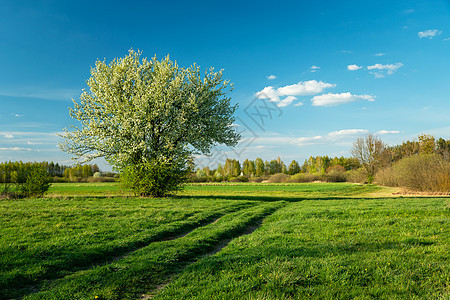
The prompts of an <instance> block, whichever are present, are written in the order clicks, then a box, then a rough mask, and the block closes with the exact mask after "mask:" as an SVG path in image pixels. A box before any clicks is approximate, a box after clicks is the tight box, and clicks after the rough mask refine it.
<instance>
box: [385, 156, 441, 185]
mask: <svg viewBox="0 0 450 300" xmlns="http://www.w3.org/2000/svg"><path fill="white" fill-rule="evenodd" d="M393 172H394V174H395V177H396V179H397V181H398V185H399V186H403V187H407V188H409V189H412V190H416V191H432V192H450V162H449V161H447V160H445V159H444V158H443V157H442V156H440V155H438V154H420V155H412V156H409V157H405V158H403V159H401V160H400V161H398V162H397V163H396V164H395V165H394V166H393Z"/></svg>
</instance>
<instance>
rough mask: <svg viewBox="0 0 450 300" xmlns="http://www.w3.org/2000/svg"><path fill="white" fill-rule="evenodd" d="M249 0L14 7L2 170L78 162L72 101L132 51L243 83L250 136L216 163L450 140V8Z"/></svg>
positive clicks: (2, 43) (445, 4)
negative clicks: (368, 139)
mask: <svg viewBox="0 0 450 300" xmlns="http://www.w3.org/2000/svg"><path fill="white" fill-rule="evenodd" d="M241 2H242V1H228V2H221V3H218V2H217V3H215V2H213V1H190V2H187V1H127V2H125V1H38V0H35V1H21V0H0V104H1V109H0V161H7V160H22V161H42V160H48V161H57V162H61V163H65V164H69V163H70V160H69V155H67V154H65V153H62V152H61V151H60V150H59V148H58V147H57V143H58V141H60V140H59V137H58V136H57V135H56V133H58V132H61V131H62V128H64V127H66V126H69V125H70V124H75V123H74V121H73V120H72V119H71V118H70V117H69V113H68V107H69V106H71V105H72V102H71V98H75V99H78V97H79V95H80V93H81V89H82V88H86V84H85V81H86V79H88V78H89V71H90V68H91V66H93V65H94V64H95V61H96V60H97V59H100V60H103V59H106V60H107V61H110V60H112V59H114V58H115V57H121V56H125V55H126V54H127V51H128V50H129V49H130V48H133V49H135V50H141V51H142V52H143V56H147V57H153V56H154V55H156V56H157V57H159V58H162V57H164V56H166V55H167V54H169V55H170V57H171V59H172V60H176V61H177V62H178V64H179V65H181V66H186V67H187V66H190V65H191V64H192V63H194V62H195V63H197V64H198V65H200V66H201V67H202V68H209V67H211V66H213V67H215V68H216V69H224V74H225V77H226V78H228V79H229V80H230V81H231V82H233V83H234V91H233V92H232V93H231V94H230V96H231V98H232V99H233V103H238V104H239V107H240V108H239V110H238V112H237V121H236V126H237V128H238V130H239V131H241V132H242V134H243V137H244V139H243V140H242V141H241V143H240V144H239V145H238V146H237V147H236V148H235V149H229V148H227V147H216V148H214V152H213V156H212V157H210V158H207V157H200V158H199V160H198V161H199V162H200V163H201V164H203V165H206V164H212V165H214V164H215V163H216V162H217V161H218V160H223V159H224V158H225V157H231V158H238V159H240V160H241V161H242V160H244V159H245V158H250V159H255V158H256V157H262V158H263V159H267V160H269V159H272V158H276V157H277V156H280V157H281V158H282V160H284V161H285V162H287V163H289V162H290V161H291V160H292V159H296V160H298V161H300V162H302V161H303V160H304V159H305V158H308V157H309V156H311V155H314V156H315V155H329V156H341V155H344V156H349V152H350V149H351V146H352V142H353V141H354V140H355V139H356V138H357V137H359V136H362V135H364V134H367V133H368V132H372V133H375V134H377V135H378V136H380V137H381V138H382V140H383V141H384V142H385V143H387V144H389V145H394V144H399V143H401V142H403V141H405V140H408V139H409V140H411V139H414V138H415V137H417V135H418V134H420V133H427V134H433V135H435V136H436V137H444V138H446V139H449V138H450V101H449V100H450V1H448V0H446V1H437V0H436V1H433V0H431V1H430V0H428V1H384V0H381V1H276V2H273V1H245V2H244V3H241ZM101 168H102V169H108V167H107V166H105V165H104V164H102V163H101Z"/></svg>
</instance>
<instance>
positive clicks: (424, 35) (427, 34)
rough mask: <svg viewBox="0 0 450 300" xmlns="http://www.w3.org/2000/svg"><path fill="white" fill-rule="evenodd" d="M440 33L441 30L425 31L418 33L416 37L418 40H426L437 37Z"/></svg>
mask: <svg viewBox="0 0 450 300" xmlns="http://www.w3.org/2000/svg"><path fill="white" fill-rule="evenodd" d="M441 33H442V31H441V30H438V29H429V30H425V31H419V32H418V33H417V35H418V36H419V38H427V39H432V38H434V37H435V36H437V35H440V34H441Z"/></svg>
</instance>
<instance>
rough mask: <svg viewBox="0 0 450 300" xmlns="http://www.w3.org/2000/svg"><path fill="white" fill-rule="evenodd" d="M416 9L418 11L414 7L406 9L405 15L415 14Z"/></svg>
mask: <svg viewBox="0 0 450 300" xmlns="http://www.w3.org/2000/svg"><path fill="white" fill-rule="evenodd" d="M415 11H416V10H415V9H413V8H411V9H406V10H404V11H403V14H405V15H410V14H413V13H414V12H415Z"/></svg>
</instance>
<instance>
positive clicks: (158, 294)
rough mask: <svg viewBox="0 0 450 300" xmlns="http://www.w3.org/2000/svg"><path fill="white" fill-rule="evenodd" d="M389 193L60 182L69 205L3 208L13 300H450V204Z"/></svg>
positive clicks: (3, 244) (2, 292) (0, 232)
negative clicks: (146, 191) (155, 193)
mask: <svg viewBox="0 0 450 300" xmlns="http://www.w3.org/2000/svg"><path fill="white" fill-rule="evenodd" d="M383 191H386V190H385V189H383V188H380V187H377V186H372V185H366V186H362V185H354V184H346V183H338V184H324V183H311V184H249V183H245V184H220V185H213V184H209V185H194V184H193V185H188V186H187V187H186V189H185V191H183V192H181V193H179V194H178V195H177V196H176V197H172V198H165V199H142V198H134V197H126V198H125V197H118V196H115V195H123V194H122V192H121V191H120V188H119V187H118V185H117V184H111V183H95V184H54V185H53V186H52V188H51V191H50V193H51V196H52V197H57V196H60V197H63V198H48V199H22V200H0V299H4V298H6V299H8V298H23V297H25V298H26V299H28V298H31V299H96V297H97V298H98V299H139V297H140V296H141V295H142V294H145V295H155V298H156V299H158V298H164V299H195V298H197V299H236V298H245V299H303V298H314V299H334V298H336V299H353V298H356V299H372V298H379V299H411V298H413V299H414V298H416V299H448V298H450V290H449V287H450V280H449V276H450V268H449V264H448V262H449V261H450V254H449V253H450V247H449V245H450V238H449V236H450V234H449V233H450V232H449V227H450V226H449V216H450V208H449V203H450V201H449V198H431V197H429V198H393V197H381V196H380V195H382V194H383ZM105 195H106V196H107V197H105ZM76 196H82V197H76ZM93 196H101V197H93ZM261 221H262V224H261V223H260V222H261ZM255 224H261V226H260V227H259V228H257V229H256V230H255V231H254V232H252V233H251V234H248V235H246V234H245V233H246V232H247V233H249V232H248V230H249V226H251V225H255ZM228 242H229V243H228ZM224 246H225V247H224ZM222 247H224V248H223V249H222ZM219 250H220V251H219ZM160 286H164V288H158V287H160Z"/></svg>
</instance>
